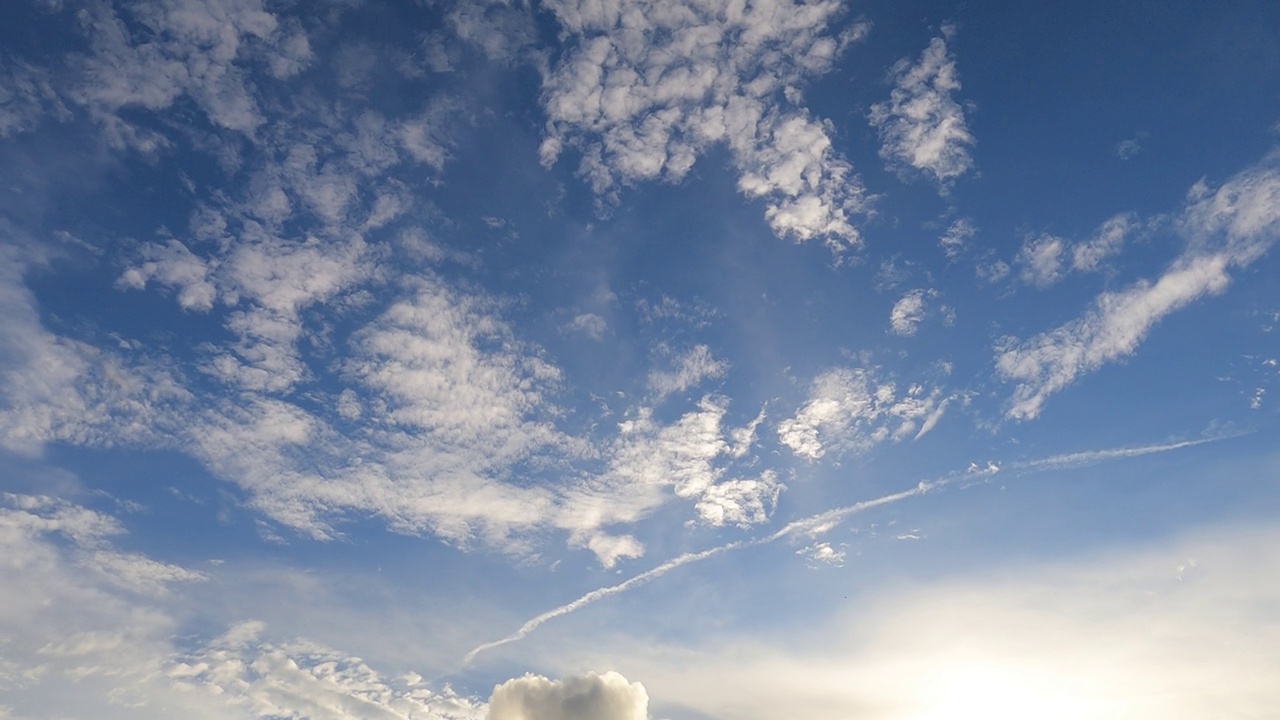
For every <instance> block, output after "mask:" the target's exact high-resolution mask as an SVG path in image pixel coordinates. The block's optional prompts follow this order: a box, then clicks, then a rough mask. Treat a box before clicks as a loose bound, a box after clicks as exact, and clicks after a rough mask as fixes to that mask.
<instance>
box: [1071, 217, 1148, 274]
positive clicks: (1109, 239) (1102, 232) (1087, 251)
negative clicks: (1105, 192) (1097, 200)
mask: <svg viewBox="0 0 1280 720" xmlns="http://www.w3.org/2000/svg"><path fill="white" fill-rule="evenodd" d="M1138 228H1139V222H1138V220H1137V218H1136V217H1135V216H1133V215H1132V214H1122V215H1116V216H1115V217H1113V218H1111V219H1109V220H1107V221H1106V222H1104V223H1102V226H1101V227H1099V228H1098V229H1097V231H1095V232H1094V234H1093V236H1092V237H1090V238H1089V239H1088V240H1086V241H1084V242H1082V243H1079V244H1077V245H1076V246H1075V247H1074V248H1072V250H1071V267H1072V268H1073V269H1075V270H1080V271H1083V272H1090V271H1093V270H1097V269H1098V268H1099V267H1101V264H1102V261H1103V260H1106V259H1107V258H1109V257H1111V256H1113V255H1115V254H1117V253H1119V252H1120V249H1121V248H1122V247H1124V243H1125V240H1126V239H1127V238H1128V237H1129V236H1130V235H1132V234H1133V233H1134V232H1135V231H1136V230H1137V229H1138Z"/></svg>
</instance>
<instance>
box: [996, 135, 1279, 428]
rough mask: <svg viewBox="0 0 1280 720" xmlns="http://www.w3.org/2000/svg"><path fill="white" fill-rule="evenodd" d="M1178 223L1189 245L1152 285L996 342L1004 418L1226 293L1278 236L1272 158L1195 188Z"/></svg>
mask: <svg viewBox="0 0 1280 720" xmlns="http://www.w3.org/2000/svg"><path fill="white" fill-rule="evenodd" d="M1178 228H1179V230H1180V231H1181V233H1182V234H1183V236H1184V237H1185V238H1186V246H1185V248H1184V250H1183V251H1182V253H1181V254H1180V255H1179V256H1178V257H1177V258H1176V259H1175V260H1174V261H1173V263H1171V264H1170V266H1169V268H1168V269H1167V270H1166V271H1165V272H1164V274H1163V275H1161V276H1160V277H1159V278H1157V279H1156V280H1155V281H1154V282H1152V281H1148V280H1142V281H1139V282H1137V283H1135V284H1133V285H1132V286H1130V287H1129V288H1127V289H1125V290H1120V291H1113V292H1105V293H1102V294H1101V295H1099V296H1098V297H1097V298H1096V299H1095V300H1094V302H1093V307H1091V308H1090V309H1089V310H1088V311H1087V312H1086V313H1085V314H1084V315H1082V316H1081V317H1079V318H1077V319H1076V320H1072V321H1071V322H1068V323H1066V324H1065V325H1062V326H1061V327H1058V328H1057V329H1055V330H1052V331H1049V332H1046V333H1042V334H1040V335H1037V336H1035V337H1033V338H1031V339H1029V340H1017V339H1016V338H1005V339H1004V340H1002V341H1001V342H1000V343H999V344H998V346H997V348H996V372H997V374H998V375H999V376H1000V377H1001V378H1003V379H1005V380H1010V381H1014V382H1016V383H1017V385H1016V386H1015V388H1014V391H1013V396H1012V397H1011V398H1010V400H1009V402H1008V405H1007V406H1006V409H1005V415H1006V417H1008V418H1011V419H1016V420H1028V419H1032V418H1035V417H1036V416H1038V415H1039V414H1040V411H1041V410H1042V409H1043V406H1044V403H1045V401H1046V400H1047V399H1048V397H1049V396H1050V395H1052V394H1054V393H1056V392H1059V391H1060V390H1062V389H1064V388H1066V387H1067V386H1069V385H1070V384H1071V383H1072V382H1074V381H1075V379H1076V378H1077V377H1078V376H1080V375H1081V374H1084V373H1087V372H1091V371H1093V370H1096V369H1097V368H1099V367H1101V366H1102V365H1104V364H1106V363H1109V362H1114V361H1116V360H1119V359H1121V358H1123V357H1126V356H1129V355H1132V354H1133V353H1134V352H1135V351H1136V350H1137V348H1138V345H1139V344H1141V342H1142V341H1143V339H1145V338H1146V336H1147V333H1149V332H1150V331H1151V329H1152V328H1153V327H1154V326H1155V325H1156V323H1158V322H1159V321H1160V320H1162V319H1164V318H1165V317H1166V316H1167V315H1169V314H1171V313H1173V312H1175V311H1177V310H1179V309H1181V308H1183V307H1185V306H1187V305H1189V304H1190V303H1192V302H1195V301H1196V300H1198V299H1200V298H1201V297H1204V296H1205V295H1209V294H1218V293H1221V292H1223V291H1225V290H1226V289H1227V287H1228V286H1229V285H1230V284H1231V275H1230V273H1229V271H1230V270H1231V269H1232V268H1243V267H1246V266H1248V265H1249V264H1251V263H1252V262H1254V261H1255V260H1257V259H1258V258H1260V257H1262V256H1263V255H1264V254H1265V253H1266V252H1267V250H1269V249H1270V247H1271V246H1272V245H1273V244H1274V243H1275V242H1276V240H1277V239H1278V238H1280V170H1278V169H1277V162H1276V159H1275V157H1271V158H1268V159H1267V160H1266V161H1264V162H1263V163H1260V164H1259V165H1257V166H1254V167H1251V168H1249V169H1247V170H1245V171H1243V172H1241V173H1240V174H1238V175H1236V176H1235V177H1233V178H1231V179H1230V180H1228V181H1227V182H1225V183H1224V184H1223V185H1222V186H1221V187H1219V188H1218V189H1217V190H1216V191H1210V190H1209V189H1208V188H1207V187H1206V186H1204V185H1203V184H1201V185H1197V187H1195V188H1193V189H1192V194H1191V196H1190V198H1189V202H1188V204H1187V206H1186V208H1185V209H1184V210H1183V213H1182V216H1181V218H1180V220H1179V221H1178Z"/></svg>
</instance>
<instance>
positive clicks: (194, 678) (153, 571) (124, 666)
mask: <svg viewBox="0 0 1280 720" xmlns="http://www.w3.org/2000/svg"><path fill="white" fill-rule="evenodd" d="M124 532H125V531H124V528H123V526H122V525H121V524H120V522H119V521H118V520H117V519H116V518H114V517H112V516H110V515H106V514H103V513H100V512H97V511H94V510H90V509H88V508H85V507H82V506H79V505H76V504H74V503H71V502H69V501H67V500H63V499H58V498H51V497H43V496H30V495H13V494H5V495H3V496H0V636H3V637H4V654H3V655H4V657H3V658H0V688H2V689H3V692H4V694H5V699H6V703H8V704H9V707H10V708H11V710H10V712H11V713H12V714H13V715H15V716H17V717H23V716H29V717H33V718H34V717H46V718H47V717H94V718H103V719H104V720H116V719H120V720H123V719H125V718H128V719H129V720H151V719H153V718H154V719H155V720H164V719H167V718H173V717H183V718H192V719H193V720H215V719H218V720H226V719H230V720H266V719H268V718H280V717H307V718H313V719H314V720H356V719H357V718H359V719H360V720H367V719H369V718H379V719H380V720H381V719H385V720H410V719H411V718H412V719H420V720H481V718H483V717H484V716H485V712H484V711H485V707H484V703H482V702H477V701H475V700H472V699H468V698H465V697H460V696H458V695H457V694H456V693H454V692H452V691H451V690H449V689H448V688H445V689H443V690H438V691H437V690H433V689H432V688H430V687H428V686H426V685H424V684H422V683H421V681H420V680H419V681H417V682H410V681H409V680H407V679H403V678H402V679H399V680H391V679H388V678H385V677H384V676H382V675H380V674H379V673H378V672H376V671H374V670H373V669H372V668H371V667H370V666H369V665H367V664H366V663H365V662H364V661H362V660H360V659H359V658H355V657H351V656H349V655H346V654H344V653H340V652H337V651H335V650H333V649H330V648H327V647H324V646H321V645H318V644H316V643H312V642H307V641H305V640H290V641H286V642H277V641H272V640H269V639H266V637H265V635H266V632H265V631H266V628H265V626H264V625H263V624H262V623H259V622H239V623H236V624H235V625H234V626H233V627H231V629H230V630H228V631H227V632H226V633H225V634H223V635H222V636H220V637H216V638H213V639H211V640H202V639H199V638H198V636H197V635H194V634H191V633H189V632H182V630H183V629H184V628H183V627H182V625H181V624H180V621H179V619H178V618H179V617H182V616H186V615H190V614H191V613H192V612H193V611H194V610H195V609H196V608H197V607H199V606H198V602H199V597H198V596H193V595H192V594H187V593H182V592H180V591H179V588H181V586H182V585H183V584H187V583H190V582H192V581H199V580H209V578H208V576H207V575H206V574H205V573H202V572H197V571H195V570H191V569H188V568H183V567H180V566H178V565H174V564H172V563H165V562H161V561H158V560H156V559H154V558H150V557H147V556H144V555H140V554H137V553H127V552H123V551H121V550H120V549H118V548H117V547H116V546H115V545H114V544H113V540H114V539H115V538H117V537H118V536H120V535H122V534H123V533H124ZM86 569H88V570H89V572H86ZM171 589H172V592H171V591H170V590H171ZM205 609H206V610H207V609H208V608H207V607H206V608H205ZM180 633H181V636H182V640H181V644H182V645H183V648H181V649H180V648H179V647H178V646H177V645H178V643H179V640H178V639H177V638H178V636H179V634H180Z"/></svg>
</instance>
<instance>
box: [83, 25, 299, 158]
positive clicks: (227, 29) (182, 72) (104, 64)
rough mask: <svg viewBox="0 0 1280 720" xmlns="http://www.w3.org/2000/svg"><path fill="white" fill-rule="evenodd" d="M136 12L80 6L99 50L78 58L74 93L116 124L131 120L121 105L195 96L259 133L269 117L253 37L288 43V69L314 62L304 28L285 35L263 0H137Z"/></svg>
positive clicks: (149, 105)
mask: <svg viewBox="0 0 1280 720" xmlns="http://www.w3.org/2000/svg"><path fill="white" fill-rule="evenodd" d="M128 20H129V22H126V20H125V19H124V18H122V17H121V16H120V15H118V14H117V13H116V12H115V10H113V9H112V8H111V7H110V6H108V5H107V4H106V3H104V2H95V3H90V4H89V5H88V6H87V7H86V8H85V9H84V10H83V11H82V13H81V14H80V21H81V23H82V25H83V27H84V30H85V32H86V33H87V34H88V36H89V39H90V47H91V52H90V53H89V54H87V55H84V56H83V57H81V58H80V59H79V60H78V62H77V63H76V67H75V68H74V72H75V74H76V76H77V79H76V82H75V83H74V85H73V87H72V89H71V90H70V96H71V98H72V99H73V100H74V101H75V102H77V103H78V104H80V105H82V106H84V107H86V108H88V109H89V111H90V112H91V114H93V115H95V116H97V117H99V118H100V119H104V122H106V123H107V124H108V127H111V126H113V125H114V126H116V127H121V126H124V127H127V126H128V124H127V123H126V122H125V121H124V120H123V119H122V118H121V117H120V115H119V114H120V112H121V110H124V109H128V108H134V107H136V108H145V109H146V110H151V111H156V110H163V109H166V108H168V107H170V106H171V105H173V104H174V103H175V102H176V101H177V100H178V99H179V98H182V97H187V98H190V99H191V100H192V101H194V103H195V104H196V106H197V107H199V108H200V109H201V110H202V111H203V112H204V114H205V115H206V117H208V119H209V120H210V122H212V123H213V124H214V125H216V126H218V127H221V128H224V129H227V130H233V131H237V132H241V133H244V134H246V135H250V136H252V135H253V133H254V132H255V130H256V129H257V128H258V127H259V126H261V125H262V124H263V123H264V122H265V118H264V116H263V114H262V111H261V109H260V108H259V106H258V103H257V102H256V101H255V100H254V98H253V94H252V90H251V86H250V84H249V82H248V80H247V78H246V73H245V65H246V64H247V63H246V61H247V60H248V59H249V58H250V57H251V55H252V53H253V50H252V47H253V41H259V42H262V43H265V44H268V45H275V44H277V43H279V44H280V45H281V46H282V47H283V51H282V52H277V53H275V54H274V59H275V60H276V63H275V65H274V67H276V68H277V69H278V70H279V71H280V72H282V73H285V74H287V72H288V70H289V66H290V62H289V59H292V64H293V65H295V66H300V65H302V64H304V63H305V62H306V57H307V52H306V49H307V44H306V42H305V40H302V41H299V40H297V39H296V38H297V33H300V32H301V31H300V29H299V28H297V27H296V26H294V27H292V28H290V29H291V30H292V31H293V34H290V35H285V34H284V31H282V29H281V23H280V21H279V19H278V18H277V17H276V16H275V15H273V14H272V13H270V12H268V11H267V10H266V9H265V8H264V6H263V5H262V3H261V2H260V1H258V0H210V1H209V2H201V3H194V2H188V3H182V4H173V3H161V2H143V3H137V4H134V5H132V6H130V7H129V17H128ZM131 25H132V27H133V28H136V29H131ZM135 33H136V35H137V36H140V37H136V36H135Z"/></svg>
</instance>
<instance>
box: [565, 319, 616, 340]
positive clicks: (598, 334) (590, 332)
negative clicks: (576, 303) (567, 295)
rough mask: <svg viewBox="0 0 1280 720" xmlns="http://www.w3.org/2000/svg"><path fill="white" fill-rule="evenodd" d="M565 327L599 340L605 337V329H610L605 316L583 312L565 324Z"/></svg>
mask: <svg viewBox="0 0 1280 720" xmlns="http://www.w3.org/2000/svg"><path fill="white" fill-rule="evenodd" d="M564 329H565V330H567V331H570V332H580V333H582V334H583V335H586V336H587V337H589V338H591V339H592V340H597V341H599V340H603V339H604V334H605V331H607V330H608V329H609V325H608V323H606V322H605V320H604V318H602V317H600V316H599V315H596V314H595V313H581V314H579V315H575V316H574V317H573V319H572V320H570V321H569V322H568V323H567V324H566V325H565V326H564Z"/></svg>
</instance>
